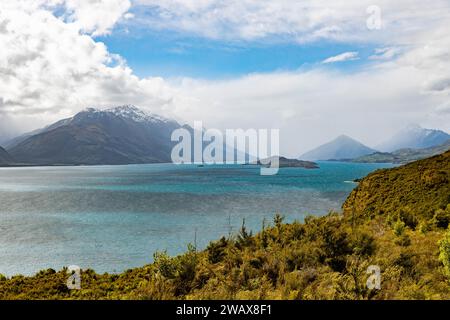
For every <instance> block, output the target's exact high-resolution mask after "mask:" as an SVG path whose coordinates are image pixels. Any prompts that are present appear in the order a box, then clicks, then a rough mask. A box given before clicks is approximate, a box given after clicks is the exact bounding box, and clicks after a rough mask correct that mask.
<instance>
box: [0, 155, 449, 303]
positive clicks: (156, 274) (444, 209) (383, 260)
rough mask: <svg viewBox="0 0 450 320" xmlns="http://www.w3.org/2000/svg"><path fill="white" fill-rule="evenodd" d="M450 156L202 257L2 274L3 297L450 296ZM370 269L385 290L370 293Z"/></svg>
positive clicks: (367, 181) (383, 174)
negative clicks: (76, 276)
mask: <svg viewBox="0 0 450 320" xmlns="http://www.w3.org/2000/svg"><path fill="white" fill-rule="evenodd" d="M449 156H450V152H447V153H445V154H443V155H440V156H436V157H433V158H430V159H426V160H420V161H418V162H415V163H411V164H409V165H406V166H403V167H399V168H395V169H389V170H379V171H377V172H375V173H373V174H370V175H369V176H367V177H366V178H364V179H362V180H361V182H360V184H359V186H358V187H357V188H356V189H355V190H354V191H353V192H352V193H351V195H350V196H349V198H348V199H347V201H346V202H345V204H344V206H343V209H344V210H343V211H344V214H340V213H335V212H331V213H329V214H328V215H326V216H323V217H307V218H306V219H305V221H304V222H303V223H300V222H294V223H291V224H286V223H284V222H283V217H282V216H281V215H279V214H277V215H276V216H275V217H274V221H273V223H272V224H271V225H270V226H268V227H266V226H265V223H263V228H262V230H261V231H260V232H259V233H257V234H255V235H252V233H251V232H249V231H248V230H247V228H246V226H245V221H244V222H243V224H242V227H241V229H240V231H239V233H238V234H237V235H234V236H230V237H228V238H225V237H223V238H221V239H219V240H218V241H215V242H211V243H210V244H209V246H208V247H207V248H206V249H205V250H203V251H197V250H196V248H195V247H193V246H192V245H190V246H188V249H187V251H186V253H185V254H183V255H180V256H177V257H169V256H168V255H167V254H166V253H165V252H157V253H155V254H154V262H153V263H152V264H150V265H147V266H144V267H142V268H136V269H130V270H127V271H125V272H123V273H121V274H102V275H100V274H96V273H95V272H94V271H92V270H83V272H82V274H81V279H82V280H81V290H69V289H68V288H67V286H66V281H67V277H68V274H67V273H66V271H67V270H61V271H59V272H55V271H54V270H51V269H49V270H46V271H41V272H39V273H38V274H36V275H35V276H32V277H24V276H14V277H11V278H5V277H0V298H2V299H450V282H449V281H450V230H449V227H448V225H449V221H450V219H449V217H450V204H449V197H450V193H449V181H448V179H449V169H450V166H449ZM371 265H376V266H379V268H380V270H381V289H380V290H378V289H376V288H375V289H369V288H368V287H367V286H366V281H367V279H368V277H369V276H370V274H368V273H367V270H368V267H369V266H371Z"/></svg>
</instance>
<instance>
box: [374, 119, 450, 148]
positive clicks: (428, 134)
mask: <svg viewBox="0 0 450 320" xmlns="http://www.w3.org/2000/svg"><path fill="white" fill-rule="evenodd" d="M448 139H450V135H449V134H447V133H446V132H444V131H441V130H435V129H425V128H422V127H421V126H419V125H409V126H407V127H406V128H404V129H402V130H400V131H399V132H398V133H397V134H395V135H394V136H393V137H392V138H391V139H389V140H388V141H386V142H384V143H382V144H380V145H379V146H377V149H378V150H381V151H384V152H392V151H395V150H399V149H405V148H413V149H422V148H429V147H434V146H438V145H441V144H443V143H444V142H446V141H447V140H448Z"/></svg>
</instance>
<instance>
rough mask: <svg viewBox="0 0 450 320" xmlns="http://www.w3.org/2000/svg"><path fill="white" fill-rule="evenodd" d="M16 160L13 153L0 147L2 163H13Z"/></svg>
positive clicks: (0, 162) (0, 161)
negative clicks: (12, 155)
mask: <svg viewBox="0 0 450 320" xmlns="http://www.w3.org/2000/svg"><path fill="white" fill-rule="evenodd" d="M14 162H15V161H14V159H13V158H12V157H11V155H10V154H9V153H8V152H7V151H6V150H5V149H3V148H2V147H0V165H6V164H12V163H14Z"/></svg>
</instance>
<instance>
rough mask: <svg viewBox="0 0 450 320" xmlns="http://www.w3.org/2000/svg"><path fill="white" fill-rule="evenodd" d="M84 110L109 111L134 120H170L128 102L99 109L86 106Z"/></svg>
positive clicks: (93, 111) (90, 111)
mask: <svg viewBox="0 0 450 320" xmlns="http://www.w3.org/2000/svg"><path fill="white" fill-rule="evenodd" d="M84 111H85V112H89V113H101V112H104V113H111V114H113V115H115V116H118V117H122V118H126V119H131V120H133V121H135V122H170V121H171V120H169V119H167V118H164V117H162V116H159V115H157V114H154V113H150V112H145V111H143V110H141V109H139V108H138V107H136V106H134V105H131V104H128V105H122V106H117V107H113V108H109V109H106V110H100V109H96V108H87V109H85V110H84Z"/></svg>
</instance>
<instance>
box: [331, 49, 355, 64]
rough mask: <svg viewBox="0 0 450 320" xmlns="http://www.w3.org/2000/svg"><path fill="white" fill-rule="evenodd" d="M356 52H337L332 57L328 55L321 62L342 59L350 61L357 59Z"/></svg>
mask: <svg viewBox="0 0 450 320" xmlns="http://www.w3.org/2000/svg"><path fill="white" fill-rule="evenodd" d="M358 59H359V57H358V52H356V51H350V52H344V53H341V54H338V55H336V56H333V57H329V58H327V59H325V60H323V61H322V63H325V64H326V63H335V62H343V61H352V60H358Z"/></svg>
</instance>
